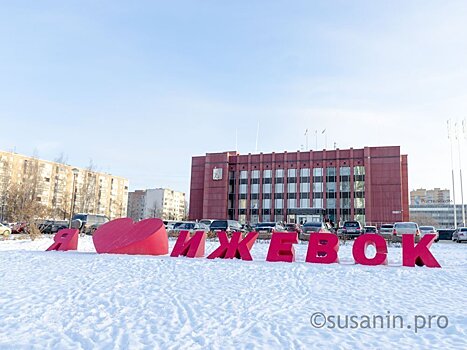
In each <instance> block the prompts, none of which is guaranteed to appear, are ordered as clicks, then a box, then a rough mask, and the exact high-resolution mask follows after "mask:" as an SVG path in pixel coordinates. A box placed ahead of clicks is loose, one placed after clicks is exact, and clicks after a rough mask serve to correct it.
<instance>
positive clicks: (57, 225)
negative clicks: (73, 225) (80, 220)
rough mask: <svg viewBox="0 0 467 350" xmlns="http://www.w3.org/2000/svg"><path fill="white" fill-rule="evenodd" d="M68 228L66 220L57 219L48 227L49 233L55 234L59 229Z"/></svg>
mask: <svg viewBox="0 0 467 350" xmlns="http://www.w3.org/2000/svg"><path fill="white" fill-rule="evenodd" d="M66 228H68V220H57V221H54V223H53V224H52V227H51V229H50V231H51V232H50V233H52V234H55V233H57V232H58V231H60V230H63V229H66Z"/></svg>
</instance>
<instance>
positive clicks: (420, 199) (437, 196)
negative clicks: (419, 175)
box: [410, 188, 451, 205]
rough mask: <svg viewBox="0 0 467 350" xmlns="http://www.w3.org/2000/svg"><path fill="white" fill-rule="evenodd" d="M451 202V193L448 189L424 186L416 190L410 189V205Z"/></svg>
mask: <svg viewBox="0 0 467 350" xmlns="http://www.w3.org/2000/svg"><path fill="white" fill-rule="evenodd" d="M450 202H451V193H450V191H449V190H447V189H444V190H442V189H441V188H434V189H432V190H427V189H425V188H419V189H417V190H413V191H410V205H419V204H430V203H436V204H449V203H450Z"/></svg>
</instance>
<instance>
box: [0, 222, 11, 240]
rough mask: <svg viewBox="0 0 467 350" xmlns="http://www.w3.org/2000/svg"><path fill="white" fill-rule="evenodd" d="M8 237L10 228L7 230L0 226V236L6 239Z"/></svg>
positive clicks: (4, 226)
mask: <svg viewBox="0 0 467 350" xmlns="http://www.w3.org/2000/svg"><path fill="white" fill-rule="evenodd" d="M9 235H11V228H9V227H8V226H6V225H3V224H0V236H1V237H3V238H6V237H8V236H9Z"/></svg>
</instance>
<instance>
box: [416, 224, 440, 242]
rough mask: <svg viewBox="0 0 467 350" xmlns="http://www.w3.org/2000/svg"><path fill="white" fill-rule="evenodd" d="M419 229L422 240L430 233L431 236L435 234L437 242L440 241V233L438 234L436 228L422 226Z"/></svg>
mask: <svg viewBox="0 0 467 350" xmlns="http://www.w3.org/2000/svg"><path fill="white" fill-rule="evenodd" d="M419 228H420V236H421V238H423V236H425V235H426V234H427V233H430V234H433V233H434V234H435V235H436V238H435V242H438V241H439V233H438V230H437V229H436V228H435V227H434V226H420V227H419Z"/></svg>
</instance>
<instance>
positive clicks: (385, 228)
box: [379, 224, 394, 239]
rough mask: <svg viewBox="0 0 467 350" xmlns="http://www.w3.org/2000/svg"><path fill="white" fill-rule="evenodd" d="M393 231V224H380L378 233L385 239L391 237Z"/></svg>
mask: <svg viewBox="0 0 467 350" xmlns="http://www.w3.org/2000/svg"><path fill="white" fill-rule="evenodd" d="M393 231H394V224H382V225H381V227H380V228H379V234H380V235H381V236H383V237H384V238H385V239H391V238H392V233H393Z"/></svg>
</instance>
